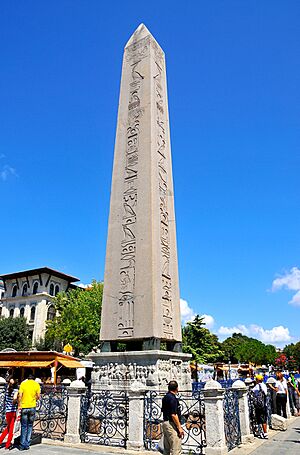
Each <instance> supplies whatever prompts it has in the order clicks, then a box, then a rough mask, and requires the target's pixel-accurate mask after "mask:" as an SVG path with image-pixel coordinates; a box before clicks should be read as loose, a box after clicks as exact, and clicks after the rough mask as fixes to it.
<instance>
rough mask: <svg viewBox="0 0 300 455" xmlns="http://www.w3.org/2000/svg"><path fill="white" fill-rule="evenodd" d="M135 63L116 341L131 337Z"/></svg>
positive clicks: (140, 112)
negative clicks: (117, 338)
mask: <svg viewBox="0 0 300 455" xmlns="http://www.w3.org/2000/svg"><path fill="white" fill-rule="evenodd" d="M137 49H139V47H138V48H137ZM139 63H140V61H135V62H133V63H132V64H131V82H130V83H129V104H128V124H127V132H126V151H125V176H124V182H123V184H124V186H123V214H122V240H121V258H120V259H121V261H120V263H121V265H120V288H119V289H120V290H119V299H118V337H119V338H129V337H132V336H133V325H134V300H135V297H134V295H135V262H136V259H135V258H136V222H137V220H136V207H137V201H138V194H137V179H138V155H139V136H140V119H141V116H142V115H143V110H142V109H141V107H140V104H141V103H140V91H141V85H142V82H143V76H142V74H141V73H140V71H139Z"/></svg>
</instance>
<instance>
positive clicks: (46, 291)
mask: <svg viewBox="0 0 300 455" xmlns="http://www.w3.org/2000/svg"><path fill="white" fill-rule="evenodd" d="M0 280H2V281H3V288H4V293H2V295H1V298H0V315H1V316H2V317H6V318H7V317H14V318H17V317H20V316H21V317H24V318H25V319H26V320H27V323H28V325H29V327H30V335H31V338H32V341H33V343H34V342H36V341H38V340H40V339H42V338H44V335H45V330H46V321H47V320H51V319H53V318H54V316H55V309H54V305H53V297H54V296H56V295H57V294H58V292H61V291H68V290H69V289H72V288H73V289H74V288H76V287H77V286H76V285H74V284H73V283H74V282H76V281H79V279H78V278H76V277H73V276H70V275H66V274H65V273H62V272H59V271H57V270H53V269H50V268H49V267H41V268H38V269H32V270H24V271H23V272H15V273H8V274H6V275H0ZM0 292H1V288H0Z"/></svg>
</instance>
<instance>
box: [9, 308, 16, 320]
mask: <svg viewBox="0 0 300 455" xmlns="http://www.w3.org/2000/svg"><path fill="white" fill-rule="evenodd" d="M14 311H15V309H14V308H11V309H10V310H9V317H10V318H13V317H14Z"/></svg>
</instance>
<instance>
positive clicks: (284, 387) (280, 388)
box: [275, 381, 287, 394]
mask: <svg viewBox="0 0 300 455" xmlns="http://www.w3.org/2000/svg"><path fill="white" fill-rule="evenodd" d="M275 387H276V388H277V389H278V391H277V393H284V394H286V391H287V384H286V381H282V382H281V381H276V383H275Z"/></svg>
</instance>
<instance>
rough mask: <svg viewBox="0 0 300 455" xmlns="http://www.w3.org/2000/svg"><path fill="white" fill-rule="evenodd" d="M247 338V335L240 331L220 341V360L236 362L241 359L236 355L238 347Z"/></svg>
mask: <svg viewBox="0 0 300 455" xmlns="http://www.w3.org/2000/svg"><path fill="white" fill-rule="evenodd" d="M247 340H248V337H247V336H246V335H242V334H241V333H234V334H233V335H232V336H231V337H229V338H226V340H224V341H223V343H222V351H223V353H224V355H223V358H222V361H223V362H228V360H230V362H231V363H238V362H239V361H240V360H241V359H240V358H239V357H238V355H239V352H238V348H239V346H241V345H242V344H243V343H245V341H247Z"/></svg>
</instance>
